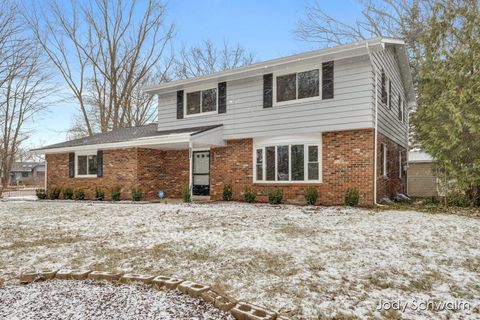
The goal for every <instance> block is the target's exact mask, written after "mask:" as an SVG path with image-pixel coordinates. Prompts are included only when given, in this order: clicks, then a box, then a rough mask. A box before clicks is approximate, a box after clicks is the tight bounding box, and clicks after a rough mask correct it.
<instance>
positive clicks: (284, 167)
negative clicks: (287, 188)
mask: <svg viewBox="0 0 480 320" xmlns="http://www.w3.org/2000/svg"><path fill="white" fill-rule="evenodd" d="M288 162H289V161H288V146H278V147H277V181H288V180H289V175H288V169H289V167H290V166H289V164H288Z"/></svg>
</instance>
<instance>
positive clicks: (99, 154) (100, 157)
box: [97, 150, 103, 178]
mask: <svg viewBox="0 0 480 320" xmlns="http://www.w3.org/2000/svg"><path fill="white" fill-rule="evenodd" d="M97 177H99V178H101V177H103V151H102V150H98V151H97Z"/></svg>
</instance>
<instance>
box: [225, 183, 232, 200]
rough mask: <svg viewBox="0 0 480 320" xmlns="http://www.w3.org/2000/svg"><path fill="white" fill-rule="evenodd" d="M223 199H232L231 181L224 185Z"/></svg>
mask: <svg viewBox="0 0 480 320" xmlns="http://www.w3.org/2000/svg"><path fill="white" fill-rule="evenodd" d="M223 200H225V201H230V200H232V185H231V184H230V183H225V184H224V185H223Z"/></svg>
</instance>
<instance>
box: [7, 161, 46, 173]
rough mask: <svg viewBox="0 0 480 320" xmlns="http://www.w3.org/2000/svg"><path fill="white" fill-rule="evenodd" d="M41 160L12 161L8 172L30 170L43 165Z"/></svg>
mask: <svg viewBox="0 0 480 320" xmlns="http://www.w3.org/2000/svg"><path fill="white" fill-rule="evenodd" d="M43 165H45V163H43V162H14V163H13V164H12V169H11V170H10V172H31V171H32V170H33V169H34V168H36V167H38V166H43Z"/></svg>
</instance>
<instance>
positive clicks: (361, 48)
mask: <svg viewBox="0 0 480 320" xmlns="http://www.w3.org/2000/svg"><path fill="white" fill-rule="evenodd" d="M366 44H368V46H369V48H370V50H371V51H375V50H380V49H382V48H383V47H384V45H385V44H394V45H402V44H405V43H404V41H403V40H399V39H390V38H375V39H369V40H363V41H358V42H355V43H351V44H347V45H342V46H336V47H331V48H324V49H320V50H316V51H311V52H306V53H300V54H296V55H292V56H288V57H283V58H278V59H273V60H268V61H264V62H259V63H255V64H252V65H249V66H245V67H240V68H235V69H230V70H226V71H221V72H216V73H212V74H210V75H207V76H203V77H196V78H191V79H185V80H177V81H172V82H168V83H163V84H158V85H151V86H146V87H144V88H143V91H144V92H145V93H149V94H158V93H161V92H169V91H174V90H176V89H180V88H182V87H186V86H191V85H195V84H197V83H202V82H208V81H227V80H232V79H242V78H245V77H251V76H255V75H257V74H262V73H265V72H269V70H271V69H272V68H274V67H278V66H281V65H284V64H289V63H292V62H298V61H303V60H309V59H315V58H319V57H322V56H328V55H335V54H341V53H342V54H343V55H344V56H345V57H354V56H359V55H363V54H367V49H366ZM355 51H358V52H355ZM349 52H350V53H351V54H350V55H349ZM341 58H344V57H343V56H342V57H341Z"/></svg>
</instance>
